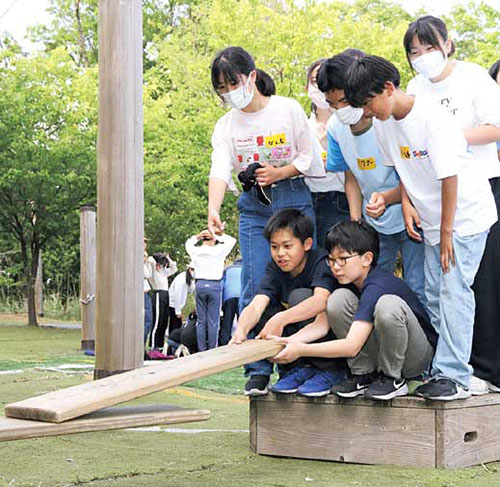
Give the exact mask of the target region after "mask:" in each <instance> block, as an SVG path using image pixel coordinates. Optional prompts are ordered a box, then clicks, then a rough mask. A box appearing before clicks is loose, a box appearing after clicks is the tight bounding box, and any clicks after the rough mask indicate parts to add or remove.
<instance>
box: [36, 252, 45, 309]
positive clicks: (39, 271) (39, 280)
mask: <svg viewBox="0 0 500 487" xmlns="http://www.w3.org/2000/svg"><path fill="white" fill-rule="evenodd" d="M35 309H36V314H37V315H38V316H43V315H44V314H45V313H44V310H43V261H42V251H41V250H40V253H39V254H38V266H37V268H36V278H35Z"/></svg>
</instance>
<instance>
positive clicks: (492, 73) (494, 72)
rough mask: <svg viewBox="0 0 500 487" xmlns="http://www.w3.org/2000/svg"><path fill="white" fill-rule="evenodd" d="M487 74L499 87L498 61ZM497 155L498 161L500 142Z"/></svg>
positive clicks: (499, 63) (499, 142) (499, 71)
mask: <svg viewBox="0 0 500 487" xmlns="http://www.w3.org/2000/svg"><path fill="white" fill-rule="evenodd" d="M488 74H489V75H490V76H491V77H492V78H493V79H494V81H495V83H496V84H497V85H500V59H499V60H498V61H496V62H495V63H493V64H492V66H491V68H490V69H489V70H488ZM497 155H498V159H499V160H500V141H498V140H497Z"/></svg>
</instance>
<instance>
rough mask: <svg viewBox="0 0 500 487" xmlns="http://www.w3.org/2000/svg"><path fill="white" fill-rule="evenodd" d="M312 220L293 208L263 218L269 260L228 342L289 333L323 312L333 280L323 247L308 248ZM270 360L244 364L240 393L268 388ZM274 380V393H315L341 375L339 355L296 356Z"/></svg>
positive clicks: (326, 389)
mask: <svg viewBox="0 0 500 487" xmlns="http://www.w3.org/2000/svg"><path fill="white" fill-rule="evenodd" d="M313 232H314V226H313V223H312V221H311V220H310V219H309V218H308V217H307V216H306V215H304V214H303V213H302V212H300V211H299V210H297V209H292V208H287V209H283V210H279V211H277V212H276V213H275V214H274V215H273V216H272V217H271V218H270V219H269V221H268V223H267V225H266V228H265V229H264V235H265V237H266V239H267V240H268V241H269V244H270V247H271V257H272V261H271V262H270V263H269V264H268V265H267V268H266V273H265V275H264V278H263V280H262V282H261V284H260V287H259V290H258V292H257V294H256V296H255V297H254V298H253V300H252V301H251V302H250V304H249V305H248V306H247V307H246V308H245V309H243V311H242V313H241V316H240V318H239V320H238V327H237V329H236V331H235V333H234V335H233V338H232V339H231V343H241V342H242V341H244V340H246V338H247V336H248V338H254V337H257V338H265V337H267V336H270V335H278V336H279V335H284V336H289V335H291V334H293V333H295V332H297V331H299V330H300V329H301V328H303V327H304V326H306V325H307V324H309V323H310V322H311V321H312V319H314V318H316V316H317V315H318V313H321V312H324V310H325V309H326V303H327V299H328V296H329V295H330V293H331V292H332V291H333V290H335V289H336V288H337V287H338V286H339V284H338V282H337V280H336V279H335V278H334V277H333V274H332V273H331V271H330V269H329V268H328V264H327V261H326V256H327V253H326V251H325V250H323V249H313V248H312V245H313ZM272 372H273V364H272V363H271V362H269V361H267V360H260V361H258V362H254V363H251V364H247V365H246V366H245V375H247V376H249V379H248V381H247V383H246V385H245V395H249V396H253V395H262V394H266V393H267V391H268V388H267V386H268V383H269V378H270V375H271V374H272ZM278 372H279V374H280V380H279V381H278V382H277V383H276V384H274V386H273V387H272V388H271V389H272V390H273V391H274V392H280V393H294V392H299V393H301V394H303V395H307V396H321V395H326V394H328V393H329V392H330V388H331V387H332V386H333V385H335V384H337V383H339V382H340V381H341V380H343V379H344V377H345V375H346V366H345V362H344V361H343V360H336V361H331V360H325V359H321V358H320V359H314V360H298V361H296V362H294V363H290V364H289V365H288V366H286V367H279V368H278Z"/></svg>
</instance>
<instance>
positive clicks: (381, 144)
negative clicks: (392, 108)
mask: <svg viewBox="0 0 500 487" xmlns="http://www.w3.org/2000/svg"><path fill="white" fill-rule="evenodd" d="M373 127H374V129H375V136H376V138H377V144H378V148H379V151H380V157H381V159H382V164H383V165H384V166H390V167H393V166H395V162H396V161H394V160H393V158H392V157H391V151H390V149H389V143H388V141H387V139H386V137H385V134H384V132H385V131H386V130H390V129H389V126H388V125H385V126H384V123H383V122H377V121H376V120H373Z"/></svg>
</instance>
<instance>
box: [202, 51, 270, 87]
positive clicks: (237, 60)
mask: <svg viewBox="0 0 500 487" xmlns="http://www.w3.org/2000/svg"><path fill="white" fill-rule="evenodd" d="M254 70H255V71H256V72H257V78H256V81H255V84H256V86H257V89H258V90H259V92H260V94H261V95H264V96H271V95H275V94H276V85H275V84H274V81H273V79H272V78H271V76H269V75H268V74H267V73H265V72H264V71H262V70H260V69H257V68H256V66H255V61H254V59H253V57H252V56H251V55H250V54H249V53H248V52H247V51H245V49H243V48H242V47H234V46H231V47H226V48H225V49H222V51H219V52H218V53H217V54H216V56H215V58H214V60H213V61H212V67H211V71H212V86H213V88H214V90H215V92H216V93H218V92H217V87H218V86H219V83H220V78H221V76H222V78H223V79H224V80H225V81H226V83H228V84H238V83H239V82H240V77H241V75H242V74H244V75H245V76H248V75H249V74H250V73H251V72H252V71H254Z"/></svg>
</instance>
